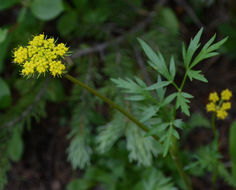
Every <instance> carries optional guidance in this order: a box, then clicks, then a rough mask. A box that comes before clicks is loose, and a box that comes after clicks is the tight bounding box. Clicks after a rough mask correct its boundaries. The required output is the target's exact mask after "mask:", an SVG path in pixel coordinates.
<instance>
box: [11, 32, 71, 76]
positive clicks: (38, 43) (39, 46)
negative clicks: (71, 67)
mask: <svg viewBox="0 0 236 190" xmlns="http://www.w3.org/2000/svg"><path fill="white" fill-rule="evenodd" d="M67 52H68V47H66V46H65V44H63V43H60V44H58V45H56V44H55V40H54V38H48V39H46V37H45V36H44V34H40V35H38V36H35V37H34V38H33V40H31V41H30V42H29V43H28V45H27V46H26V47H22V46H20V47H18V48H17V49H16V50H15V51H14V62H15V63H17V64H19V65H21V66H22V67H23V69H22V71H21V73H22V74H23V75H25V76H31V75H33V74H35V73H38V74H39V75H40V74H42V73H46V72H47V71H49V72H50V73H51V74H52V75H53V76H54V77H55V76H60V75H61V74H62V73H63V71H65V69H66V67H65V65H64V64H63V63H62V61H61V60H62V59H63V58H64V56H65V55H66V53H67Z"/></svg>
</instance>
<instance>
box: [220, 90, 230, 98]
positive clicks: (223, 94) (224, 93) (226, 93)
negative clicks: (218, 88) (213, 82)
mask: <svg viewBox="0 0 236 190" xmlns="http://www.w3.org/2000/svg"><path fill="white" fill-rule="evenodd" d="M231 97H232V92H231V91H230V90H229V89H225V90H223V91H222V92H221V99H222V100H230V98H231Z"/></svg>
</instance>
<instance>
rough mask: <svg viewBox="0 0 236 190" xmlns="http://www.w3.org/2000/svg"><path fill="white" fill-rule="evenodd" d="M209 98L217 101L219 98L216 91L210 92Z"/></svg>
mask: <svg viewBox="0 0 236 190" xmlns="http://www.w3.org/2000/svg"><path fill="white" fill-rule="evenodd" d="M209 100H210V101H212V102H217V101H218V100H219V96H218V94H217V92H212V93H210V95H209Z"/></svg>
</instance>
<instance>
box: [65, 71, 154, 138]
mask: <svg viewBox="0 0 236 190" xmlns="http://www.w3.org/2000/svg"><path fill="white" fill-rule="evenodd" d="M64 77H65V78H67V79H68V80H70V81H71V82H73V83H75V84H77V85H79V86H81V87H82V88H84V89H86V90H87V91H89V92H90V93H92V94H94V95H95V96H97V97H99V98H100V99H101V100H103V101H104V102H106V103H107V104H109V105H110V106H111V107H113V108H115V109H116V110H118V111H119V112H121V113H122V114H123V115H124V116H126V117H127V118H129V119H130V120H131V121H133V122H134V123H135V124H136V125H137V126H138V127H139V128H140V129H142V130H144V131H146V132H148V131H149V128H148V127H147V126H145V125H144V124H142V123H141V122H139V121H138V120H137V119H135V118H134V117H133V116H132V115H131V114H130V113H128V112H127V111H125V110H124V109H122V108H121V107H120V106H119V105H117V104H116V103H114V102H113V101H112V100H111V99H109V98H107V97H106V96H103V95H102V94H100V93H99V92H98V91H96V90H94V89H93V88H90V87H89V86H87V85H86V84H84V83H83V82H81V81H79V80H77V79H76V78H74V77H72V76H71V75H69V74H65V75H64ZM152 137H153V138H154V139H155V140H159V137H158V136H156V135H152Z"/></svg>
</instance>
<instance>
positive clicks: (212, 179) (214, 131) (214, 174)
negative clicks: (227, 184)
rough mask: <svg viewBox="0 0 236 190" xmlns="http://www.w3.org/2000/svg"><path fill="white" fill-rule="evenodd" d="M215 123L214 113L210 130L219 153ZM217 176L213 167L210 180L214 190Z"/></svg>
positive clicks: (216, 171)
mask: <svg viewBox="0 0 236 190" xmlns="http://www.w3.org/2000/svg"><path fill="white" fill-rule="evenodd" d="M215 121H216V113H213V115H212V117H211V129H212V132H213V134H214V141H216V143H217V147H216V148H217V151H218V152H219V147H218V144H219V143H218V135H217V131H216V125H215ZM217 175H218V170H217V167H215V168H214V169H213V174H212V178H211V181H212V186H213V189H216V180H217Z"/></svg>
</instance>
